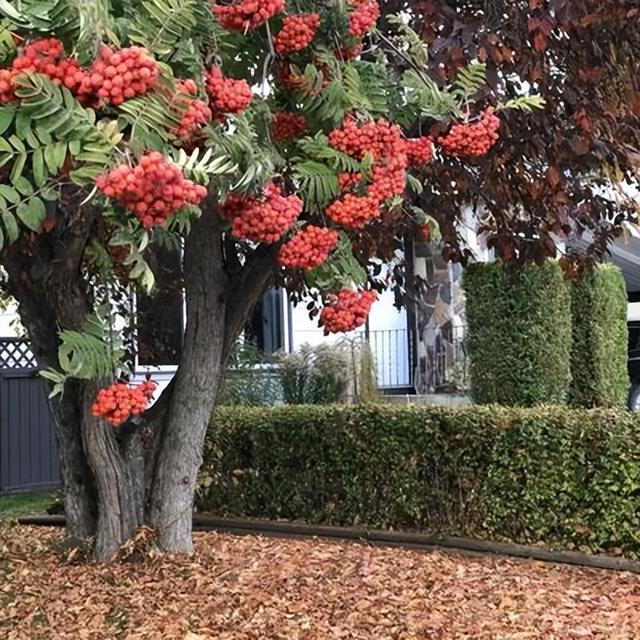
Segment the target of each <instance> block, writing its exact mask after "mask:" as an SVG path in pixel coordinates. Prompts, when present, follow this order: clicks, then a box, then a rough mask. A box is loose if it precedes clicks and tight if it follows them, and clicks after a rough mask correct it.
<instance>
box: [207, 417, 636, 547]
mask: <svg viewBox="0 0 640 640" xmlns="http://www.w3.org/2000/svg"><path fill="white" fill-rule="evenodd" d="M639 427H640V419H639V418H638V417H637V416H636V415H634V414H632V413H630V412H623V411H615V410H607V409H596V410H590V411H587V410H576V409H568V408H562V407H537V408H533V409H529V408H505V407H497V406H476V407H467V408H458V409H450V408H440V407H438V408H410V407H409V408H406V407H402V408H400V407H394V406H390V405H377V406H356V407H346V406H342V407H338V406H329V407H321V406H313V407H310V406H301V407H300V406H299V407H281V408H275V409H263V408H253V409H251V408H247V409H244V408H236V407H234V408H221V409H219V410H218V411H217V412H216V415H215V419H214V421H213V424H212V426H211V429H210V431H209V434H208V438H207V443H206V451H205V458H204V464H203V467H202V472H201V477H200V485H199V490H198V499H197V508H199V509H200V510H206V511H212V512H215V513H218V514H224V515H233V516H250V517H266V518H284V519H302V520H306V521H309V522H312V523H325V524H335V525H345V526H349V525H359V526H368V527H383V528H386V527H393V528H407V529H421V530H425V531H428V532H432V533H440V534H452V535H464V536H474V537H480V538H488V537H490V538H493V539H505V540H514V541H517V542H522V543H535V542H539V541H545V542H546V543H547V544H551V545H552V546H555V547H558V548H589V549H591V550H593V551H596V550H602V549H608V550H611V549H619V550H621V551H622V552H623V553H625V554H627V555H630V556H636V555H639V554H640V428H639Z"/></svg>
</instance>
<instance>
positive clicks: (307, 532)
mask: <svg viewBox="0 0 640 640" xmlns="http://www.w3.org/2000/svg"><path fill="white" fill-rule="evenodd" d="M18 522H19V523H20V524H25V525H36V526H64V522H65V519H64V516H28V517H24V518H20V519H19V520H18ZM193 528H194V530H195V531H220V532H224V533H234V534H237V535H264V536H273V537H285V538H326V539H332V540H349V541H354V542H360V543H364V544H373V545H381V546H394V547H403V548H406V549H423V550H434V549H439V550H441V551H445V552H450V553H462V554H467V555H485V556H486V555H500V556H510V557H513V558H524V559H528V560H538V561H541V562H553V563H561V564H570V565H576V566H580V567H589V568H593V569H609V570H614V571H629V572H631V573H638V574H640V561H638V560H631V559H628V558H621V557H618V556H615V557H614V556H605V555H591V554H586V553H579V552H576V551H552V550H550V549H544V548H540V547H534V546H529V545H522V544H514V543H511V542H495V541H492V540H476V539H472V538H457V537H453V536H433V535H428V534H424V533H419V532H409V531H385V530H380V529H362V528H355V527H333V526H322V525H313V524H306V523H301V522H289V521H276V520H256V519H245V518H222V517H218V516H212V515H207V514H202V513H196V514H194V516H193Z"/></svg>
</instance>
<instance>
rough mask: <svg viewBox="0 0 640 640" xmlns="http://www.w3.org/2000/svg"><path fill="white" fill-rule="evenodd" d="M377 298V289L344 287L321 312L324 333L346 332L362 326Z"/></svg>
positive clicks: (330, 299) (331, 297) (329, 300)
mask: <svg viewBox="0 0 640 640" xmlns="http://www.w3.org/2000/svg"><path fill="white" fill-rule="evenodd" d="M377 299H378V294H377V293H376V292H375V291H364V290H358V291H353V290H352V289H343V290H342V291H339V292H338V293H337V294H336V295H332V296H330V297H329V299H328V300H327V302H326V304H325V306H324V308H323V309H322V311H321V312H320V326H321V327H322V326H323V327H324V334H325V335H328V334H329V333H341V332H343V333H346V332H347V331H353V330H354V329H357V328H358V327H361V326H362V325H363V324H364V323H365V322H366V321H367V316H368V315H369V311H370V310H371V305H372V304H373V303H374V302H375V301H376V300H377Z"/></svg>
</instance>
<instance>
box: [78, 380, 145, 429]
mask: <svg viewBox="0 0 640 640" xmlns="http://www.w3.org/2000/svg"><path fill="white" fill-rule="evenodd" d="M155 390H156V383H155V382H151V381H150V380H148V381H147V382H143V383H142V384H139V385H136V386H134V385H128V384H126V383H124V382H115V383H114V384H112V385H111V386H109V387H107V388H106V389H100V391H98V395H97V397H96V401H95V402H94V403H93V405H92V406H91V413H92V414H93V415H94V416H96V417H97V418H102V419H103V420H106V421H107V422H108V423H109V424H110V425H111V426H112V427H119V426H120V425H121V424H123V423H125V422H126V421H127V420H128V419H129V418H130V417H131V416H136V415H139V414H141V413H144V411H145V410H146V408H147V407H148V406H149V402H150V400H151V398H152V396H153V393H154V391H155Z"/></svg>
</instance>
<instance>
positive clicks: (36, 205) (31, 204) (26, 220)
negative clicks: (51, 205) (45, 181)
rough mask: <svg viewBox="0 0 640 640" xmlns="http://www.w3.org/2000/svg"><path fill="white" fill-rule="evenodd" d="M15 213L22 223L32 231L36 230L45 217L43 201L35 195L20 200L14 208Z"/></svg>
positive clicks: (45, 211)
mask: <svg viewBox="0 0 640 640" xmlns="http://www.w3.org/2000/svg"><path fill="white" fill-rule="evenodd" d="M16 213H17V215H18V217H19V218H20V220H21V222H22V224H24V225H25V226H26V227H29V229H31V230H32V231H38V230H39V229H40V227H41V226H42V223H43V222H44V219H45V218H46V217H47V210H46V208H45V205H44V202H43V201H42V200H40V198H38V197H37V196H34V197H33V198H29V200H26V201H24V202H21V203H20V204H19V205H18V207H17V209H16Z"/></svg>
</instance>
